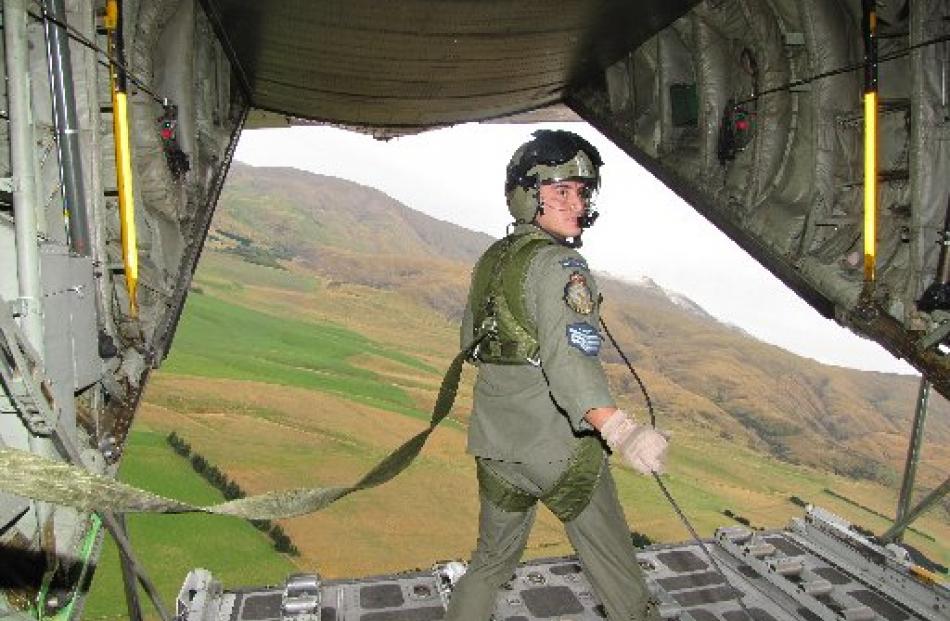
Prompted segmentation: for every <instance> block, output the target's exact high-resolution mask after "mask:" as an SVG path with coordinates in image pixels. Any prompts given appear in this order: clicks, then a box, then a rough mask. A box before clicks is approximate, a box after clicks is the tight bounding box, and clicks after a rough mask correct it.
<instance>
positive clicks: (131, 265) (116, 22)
mask: <svg viewBox="0 0 950 621" xmlns="http://www.w3.org/2000/svg"><path fill="white" fill-rule="evenodd" d="M105 26H106V30H107V31H108V33H109V48H110V51H111V52H112V56H113V57H115V58H117V59H119V60H120V61H121V60H122V58H123V57H124V56H125V53H124V47H125V44H124V40H123V35H122V31H123V27H122V0H108V2H107V3H106V19H105ZM109 73H110V79H111V83H112V128H113V134H114V138H115V169H116V182H117V188H118V193H119V223H120V227H121V234H122V262H123V264H124V266H125V285H126V290H127V291H128V295H129V313H130V314H131V315H132V317H137V316H138V293H137V292H138V281H139V257H138V241H137V239H136V231H135V201H134V198H133V193H132V152H131V149H130V147H129V117H128V80H127V79H126V72H125V67H124V65H123V64H121V63H113V64H112V65H111V67H110V72H109Z"/></svg>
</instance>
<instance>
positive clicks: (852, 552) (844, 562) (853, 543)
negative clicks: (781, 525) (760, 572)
mask: <svg viewBox="0 0 950 621" xmlns="http://www.w3.org/2000/svg"><path fill="white" fill-rule="evenodd" d="M789 538H790V539H791V540H792V541H794V542H795V543H796V544H798V545H799V546H801V547H803V548H804V549H806V550H808V551H809V552H810V553H811V554H814V555H815V556H817V557H819V558H822V559H824V560H825V561H827V562H828V563H829V564H832V565H835V566H838V567H841V568H842V569H843V570H844V571H845V572H846V573H848V574H850V575H852V576H854V577H855V578H856V579H858V580H859V581H860V582H861V583H863V584H865V585H866V586H868V587H870V588H871V589H874V590H876V591H879V592H880V591H884V590H894V589H896V590H897V591H898V592H899V593H900V594H901V598H900V602H899V603H900V604H901V605H902V606H904V607H906V608H908V609H910V610H912V611H913V612H914V614H916V615H918V616H919V617H921V618H923V619H929V620H931V621H945V620H946V618H947V613H948V611H950V610H948V608H947V601H948V599H947V597H948V596H947V592H948V589H947V587H946V586H943V585H940V584H928V583H924V582H921V581H920V580H918V579H917V578H916V577H914V576H913V574H912V572H911V571H910V565H911V564H910V563H906V562H903V561H901V560H899V559H897V558H895V557H894V555H893V554H892V553H890V552H889V551H888V550H887V549H885V548H883V547H882V546H880V545H878V544H876V543H874V542H873V541H871V540H870V539H868V538H867V537H865V536H863V535H860V534H859V533H856V532H854V531H853V530H851V524H850V523H848V522H847V521H845V520H844V519H843V518H840V517H838V516H836V515H834V514H832V513H830V512H828V511H825V510H824V509H821V508H820V507H810V508H809V509H808V511H807V512H806V514H805V518H804V519H795V520H793V528H792V529H791V532H790V533H789Z"/></svg>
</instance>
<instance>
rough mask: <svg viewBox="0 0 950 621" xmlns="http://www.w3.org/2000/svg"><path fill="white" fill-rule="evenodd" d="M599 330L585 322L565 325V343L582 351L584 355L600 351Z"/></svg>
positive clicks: (595, 353) (591, 354) (594, 354)
mask: <svg viewBox="0 0 950 621" xmlns="http://www.w3.org/2000/svg"><path fill="white" fill-rule="evenodd" d="M600 342H601V341H600V332H599V331H598V330H597V328H595V327H594V326H592V325H590V324H589V323H587V322H580V323H572V324H570V325H569V326H567V344H568V345H570V346H571V347H576V348H577V349H579V350H581V351H582V352H584V355H585V356H596V355H597V354H599V353H600Z"/></svg>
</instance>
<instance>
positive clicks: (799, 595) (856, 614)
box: [716, 528, 874, 621]
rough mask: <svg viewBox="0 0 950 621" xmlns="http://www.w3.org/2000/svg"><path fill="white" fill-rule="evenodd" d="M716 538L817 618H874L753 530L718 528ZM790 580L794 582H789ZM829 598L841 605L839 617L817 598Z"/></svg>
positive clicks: (853, 620)
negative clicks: (760, 538)
mask: <svg viewBox="0 0 950 621" xmlns="http://www.w3.org/2000/svg"><path fill="white" fill-rule="evenodd" d="M716 539H717V541H718V542H719V545H720V546H722V548H723V549H724V550H726V551H727V552H728V553H729V554H731V555H732V556H733V557H735V558H736V559H737V560H739V561H740V562H743V563H745V564H747V565H748V566H749V567H751V568H752V569H753V570H754V571H755V572H756V573H757V574H759V575H760V576H761V577H762V578H764V579H766V580H768V581H769V582H770V583H772V584H773V585H774V586H775V587H777V588H778V589H779V590H781V591H782V592H784V593H785V594H786V595H788V596H789V597H791V598H792V599H793V600H795V601H796V602H798V603H799V604H801V605H802V606H803V607H805V608H806V609H808V611H809V612H811V613H813V614H814V615H815V616H817V617H818V618H819V619H823V620H824V621H841V619H842V618H844V619H846V620H847V621H858V620H860V619H873V618H874V613H873V611H872V610H871V609H870V608H868V607H867V606H865V605H863V604H861V603H860V602H858V601H857V600H855V599H854V598H852V597H851V596H849V595H847V594H845V593H838V592H836V590H835V588H834V586H833V585H832V584H831V583H830V582H828V581H827V580H825V579H823V578H821V577H820V576H817V575H815V574H813V573H812V572H810V571H809V570H808V569H807V568H806V566H805V564H804V562H803V560H802V559H801V558H799V557H789V556H785V555H784V554H782V553H780V552H778V551H777V550H776V548H775V546H774V545H772V544H770V543H767V542H764V541H761V540H759V539H758V537H756V535H755V534H753V533H752V531H750V530H748V529H745V528H720V529H718V530H717V531H716ZM792 577H794V578H796V580H795V581H793V580H791V579H790V578H792ZM831 595H834V598H835V600H837V602H838V603H839V604H841V605H842V606H843V608H842V613H841V614H840V615H839V613H838V612H836V611H835V610H834V609H832V608H831V607H829V606H828V605H827V604H825V603H824V602H822V601H821V600H819V599H818V598H819V597H827V596H831Z"/></svg>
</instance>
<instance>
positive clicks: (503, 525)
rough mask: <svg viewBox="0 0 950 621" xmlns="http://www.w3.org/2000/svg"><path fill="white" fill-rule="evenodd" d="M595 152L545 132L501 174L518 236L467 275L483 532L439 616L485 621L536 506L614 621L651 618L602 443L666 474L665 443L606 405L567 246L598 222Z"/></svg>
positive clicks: (466, 323) (587, 288)
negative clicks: (559, 530) (556, 524)
mask: <svg viewBox="0 0 950 621" xmlns="http://www.w3.org/2000/svg"><path fill="white" fill-rule="evenodd" d="M601 164H602V161H601V159H600V156H599V154H598V152H597V150H596V149H595V148H594V147H593V146H592V145H591V144H590V143H588V142H587V141H586V140H584V139H583V138H581V137H579V136H577V135H575V134H573V133H571V132H566V131H550V130H540V131H537V132H535V133H534V137H533V139H532V140H530V141H528V142H527V143H525V144H524V145H522V146H521V147H520V148H519V149H518V150H517V151H516V152H515V154H514V156H513V157H512V159H511V162H510V163H509V165H508V169H507V180H506V187H505V191H506V195H507V199H508V208H509V211H510V212H511V214H512V216H513V217H514V219H515V226H514V229H513V230H512V232H511V233H510V234H509V235H508V236H506V237H505V238H504V239H503V240H501V241H499V242H497V243H495V244H494V245H493V246H492V247H491V248H490V249H489V250H488V251H487V252H486V253H485V254H484V255H483V256H482V258H481V259H480V260H479V262H478V264H477V265H476V266H475V269H474V270H473V272H472V289H471V291H470V293H469V301H468V307H467V308H466V311H465V317H464V320H463V325H462V335H461V336H462V343H463V346H465V345H467V344H469V343H471V342H472V341H473V339H474V338H476V337H478V336H483V340H482V341H481V342H480V343H479V345H478V348H477V350H476V352H475V354H474V355H473V362H475V364H477V365H478V367H479V370H478V378H477V380H476V384H475V397H474V406H473V412H472V418H471V423H470V426H469V434H468V452H469V453H471V454H473V455H474V456H475V457H476V464H477V470H478V479H479V498H480V501H481V512H480V516H479V535H478V543H477V548H476V550H475V551H474V553H473V556H472V560H471V563H470V564H469V566H468V569H467V571H466V573H465V575H464V576H463V577H462V578H461V579H460V580H459V582H458V584H457V585H456V587H455V589H454V591H453V593H452V597H451V601H450V604H449V608H448V611H447V613H446V617H445V618H446V619H447V620H450V621H459V620H467V621H468V620H470V621H487V620H488V619H489V618H490V616H491V613H492V611H493V610H494V605H495V600H496V597H497V593H498V589H499V588H500V587H501V586H502V585H503V584H504V583H505V582H506V581H507V580H508V579H509V578H510V577H511V576H512V573H513V571H514V569H515V567H516V565H517V563H518V561H519V560H520V558H521V554H522V552H523V551H524V548H525V544H526V542H527V539H528V533H529V531H530V529H531V525H532V523H533V522H534V517H535V512H536V510H537V500H541V501H542V502H543V503H544V504H545V505H546V506H547V507H548V508H549V509H551V511H552V512H553V513H554V514H555V515H556V516H557V517H558V518H559V519H560V520H561V521H562V522H563V523H564V526H565V529H566V531H567V535H568V538H569V539H570V541H571V544H572V545H573V546H574V549H575V550H576V551H577V554H578V557H579V559H580V562H581V565H582V566H583V569H584V572H585V574H586V576H587V578H588V579H589V580H590V582H591V584H592V586H593V588H594V591H595V593H596V594H597V596H598V597H599V598H600V599H601V601H602V602H603V604H604V607H605V609H606V611H607V616H608V618H609V619H611V620H612V621H620V620H624V621H626V620H637V621H640V620H643V619H659V615H658V613H657V611H656V608H655V605H653V604H652V603H651V602H650V595H649V592H648V590H647V587H646V585H645V583H644V579H643V575H642V572H641V570H640V567H639V565H638V564H637V562H636V559H635V557H634V547H633V545H632V543H631V540H630V533H629V530H628V528H627V524H626V520H625V518H624V514H623V510H622V509H621V506H620V503H619V501H618V499H617V492H616V489H615V487H614V483H613V480H612V478H611V476H610V471H609V470H608V468H607V458H606V455H605V452H604V450H603V446H602V442H601V439H603V440H604V441H606V443H607V445H608V446H609V447H610V448H611V449H612V450H613V451H615V452H617V453H619V455H620V457H621V459H622V460H623V461H624V463H625V464H626V465H628V466H630V467H632V468H634V469H635V470H637V471H639V472H641V473H643V474H649V473H650V472H651V471H660V469H661V468H662V460H663V457H664V455H665V451H666V440H665V439H664V437H663V436H662V435H660V434H658V433H657V432H655V431H654V430H653V429H651V428H650V427H649V426H648V425H640V424H637V423H636V422H634V420H633V419H632V418H631V417H630V416H629V415H627V414H626V413H624V412H623V411H622V410H619V409H617V408H616V406H615V405H614V400H613V398H612V397H611V395H610V392H609V390H608V386H607V379H606V377H605V375H604V371H603V368H602V367H601V364H600V361H599V360H598V353H599V351H600V347H601V338H600V332H599V329H598V321H599V294H598V291H597V285H596V283H595V282H594V278H593V276H592V275H591V272H590V270H589V268H588V266H587V262H586V261H585V260H584V258H583V257H582V256H581V254H580V253H579V252H577V250H576V249H575V248H577V247H578V246H580V236H581V233H582V232H583V229H584V228H586V227H588V226H590V225H591V224H592V223H593V221H594V219H595V218H596V217H597V213H596V212H595V211H593V209H592V207H591V204H590V202H591V197H592V195H593V193H594V192H595V191H596V190H597V188H598V186H599V182H600V175H599V168H600V166H601Z"/></svg>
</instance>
